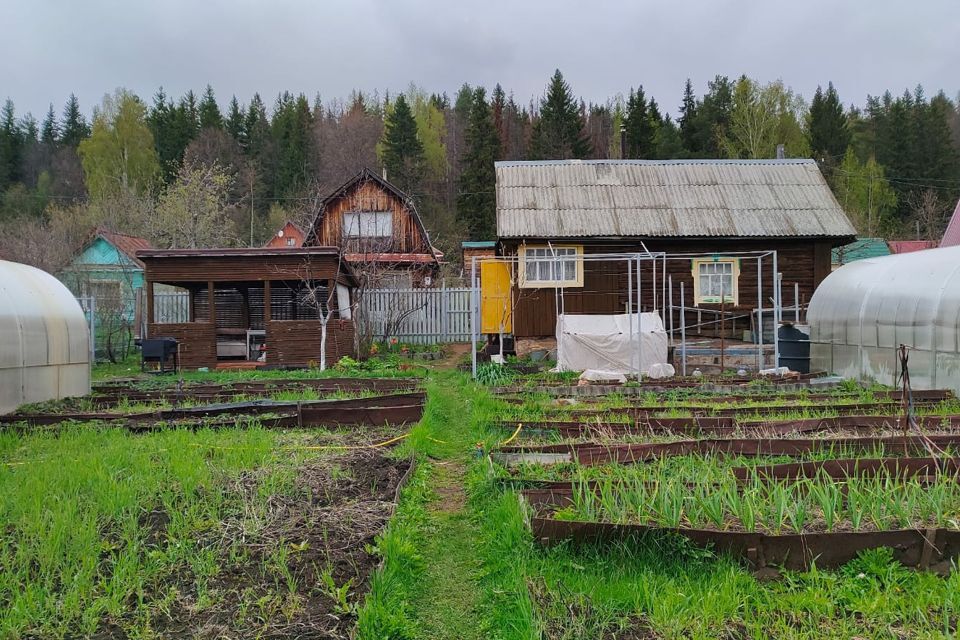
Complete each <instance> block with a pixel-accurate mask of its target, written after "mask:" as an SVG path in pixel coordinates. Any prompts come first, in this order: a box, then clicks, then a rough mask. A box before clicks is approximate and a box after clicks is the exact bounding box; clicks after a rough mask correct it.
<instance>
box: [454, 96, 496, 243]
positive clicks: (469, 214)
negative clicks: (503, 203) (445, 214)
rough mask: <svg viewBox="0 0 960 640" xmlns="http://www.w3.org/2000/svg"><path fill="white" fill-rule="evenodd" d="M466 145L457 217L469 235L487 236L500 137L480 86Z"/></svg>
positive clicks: (491, 232) (492, 223) (492, 222)
mask: <svg viewBox="0 0 960 640" xmlns="http://www.w3.org/2000/svg"><path fill="white" fill-rule="evenodd" d="M466 146H467V149H466V153H465V155H464V159H463V171H462V172H461V174H460V180H459V182H458V190H459V193H458V195H457V219H458V220H459V221H460V223H461V224H463V225H465V226H466V228H467V230H468V233H469V236H470V238H471V239H474V240H489V239H492V238H494V237H496V219H495V218H496V194H495V183H496V174H495V173H494V162H496V160H497V158H498V157H499V155H500V140H499V137H498V136H497V130H496V127H495V126H494V123H493V113H492V111H491V109H490V105H489V104H487V100H486V92H485V91H484V89H483V87H478V88H477V89H476V90H475V91H474V98H473V104H472V106H471V109H470V121H469V123H468V125H467V131H466Z"/></svg>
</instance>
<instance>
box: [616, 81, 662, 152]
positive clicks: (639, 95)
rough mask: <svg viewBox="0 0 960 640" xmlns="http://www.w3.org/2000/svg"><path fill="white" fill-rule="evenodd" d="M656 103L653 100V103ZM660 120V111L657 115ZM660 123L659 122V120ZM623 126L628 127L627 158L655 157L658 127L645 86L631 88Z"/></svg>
mask: <svg viewBox="0 0 960 640" xmlns="http://www.w3.org/2000/svg"><path fill="white" fill-rule="evenodd" d="M655 104H656V103H654V102H653V100H651V105H655ZM656 119H657V120H659V112H658V115H657V118H656ZM657 124H659V122H657ZM623 126H624V127H625V128H626V142H627V149H626V155H625V156H624V157H626V158H655V157H656V155H657V153H656V149H654V137H655V135H656V129H655V124H654V117H653V115H652V114H651V112H650V110H649V109H648V105H647V97H646V94H644V92H643V87H642V86H641V87H640V88H639V89H637V90H636V91H634V90H633V89H631V90H630V93H629V95H628V97H627V110H626V114H625V115H624V121H623Z"/></svg>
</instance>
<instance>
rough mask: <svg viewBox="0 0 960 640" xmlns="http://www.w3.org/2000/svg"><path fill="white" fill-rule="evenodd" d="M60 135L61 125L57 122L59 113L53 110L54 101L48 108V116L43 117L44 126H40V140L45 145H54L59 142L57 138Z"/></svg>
mask: <svg viewBox="0 0 960 640" xmlns="http://www.w3.org/2000/svg"><path fill="white" fill-rule="evenodd" d="M59 135H60V125H59V124H57V114H56V113H55V112H54V110H53V103H52V102H51V103H50V108H49V109H47V116H46V117H45V118H44V119H43V126H42V127H41V128H40V141H41V142H43V143H44V144H45V145H49V146H51V147H52V146H53V145H55V144H57V138H58V137H59Z"/></svg>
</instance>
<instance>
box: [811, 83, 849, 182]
mask: <svg viewBox="0 0 960 640" xmlns="http://www.w3.org/2000/svg"><path fill="white" fill-rule="evenodd" d="M807 138H808V140H809V144H810V152H811V153H812V154H813V157H814V158H815V159H817V160H821V161H823V162H824V163H825V164H826V165H827V166H835V165H836V164H837V163H838V162H840V160H841V159H842V158H843V156H844V154H845V153H846V152H847V147H848V146H849V145H850V128H849V126H848V124H847V116H846V114H845V113H844V112H843V105H841V104H840V98H839V96H838V95H837V90H836V89H834V87H833V83H832V82H830V83H828V84H827V91H826V93H824V91H823V89H822V88H821V87H817V91H816V93H814V94H813V101H812V102H811V103H810V112H809V115H808V118H807Z"/></svg>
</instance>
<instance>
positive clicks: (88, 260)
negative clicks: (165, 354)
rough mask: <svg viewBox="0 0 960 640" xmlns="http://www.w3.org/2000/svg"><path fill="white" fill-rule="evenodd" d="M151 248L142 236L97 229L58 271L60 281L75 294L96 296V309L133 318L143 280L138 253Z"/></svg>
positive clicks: (141, 263)
mask: <svg viewBox="0 0 960 640" xmlns="http://www.w3.org/2000/svg"><path fill="white" fill-rule="evenodd" d="M150 248H152V247H151V245H150V242H149V241H147V240H146V239H144V238H139V237H137V236H132V235H128V234H124V233H117V232H115V231H110V230H108V229H103V228H98V229H96V230H94V231H93V232H92V233H91V234H90V236H89V237H88V238H87V240H86V242H84V243H83V246H82V248H81V249H80V252H79V253H78V254H77V255H76V257H75V258H74V259H73V260H72V261H71V262H70V264H69V265H68V266H67V267H66V268H65V269H64V270H63V271H62V272H61V273H60V280H61V281H62V282H63V283H64V284H66V285H67V287H68V288H69V289H70V290H71V291H72V292H73V293H74V295H77V296H83V297H90V298H95V299H96V300H97V306H98V308H99V309H101V310H108V309H109V310H112V311H117V312H119V313H122V314H123V316H124V317H126V318H127V319H128V320H129V319H132V318H133V316H134V303H135V300H136V292H137V290H138V289H141V288H142V287H143V282H144V280H143V262H141V261H140V259H139V258H138V257H137V252H138V251H141V250H145V249H150Z"/></svg>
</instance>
